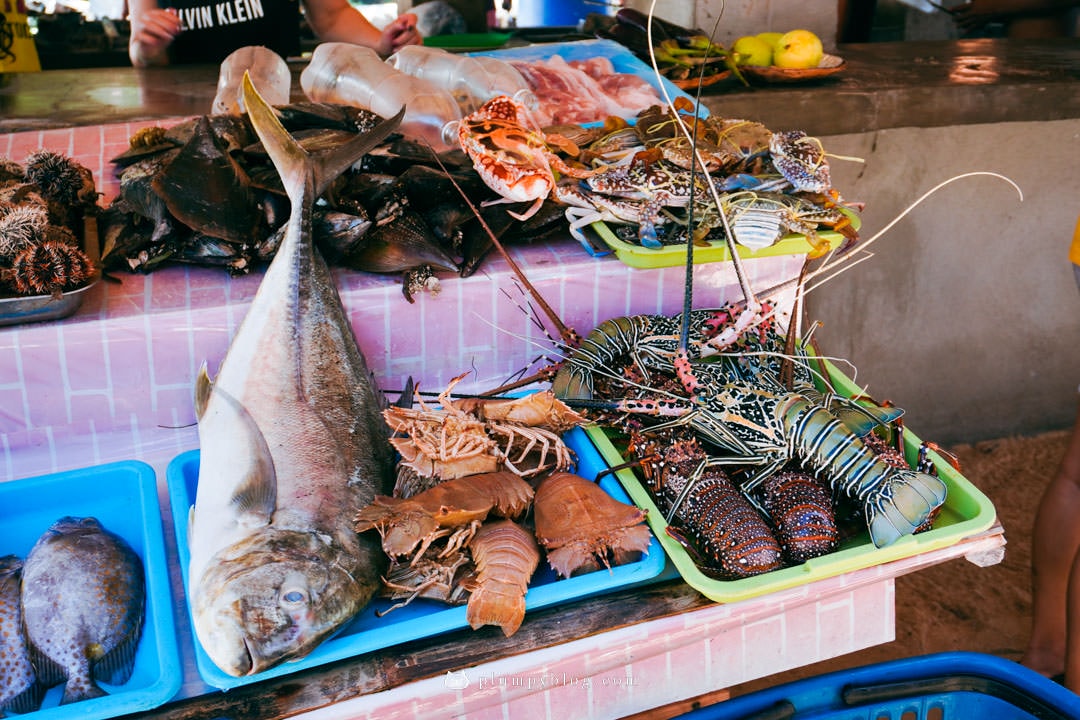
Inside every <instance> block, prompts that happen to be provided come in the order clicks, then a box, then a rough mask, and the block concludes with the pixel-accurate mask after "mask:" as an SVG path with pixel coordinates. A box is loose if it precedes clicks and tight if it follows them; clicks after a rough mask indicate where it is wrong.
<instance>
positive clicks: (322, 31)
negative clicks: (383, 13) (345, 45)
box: [304, 0, 421, 57]
mask: <svg viewBox="0 0 1080 720" xmlns="http://www.w3.org/2000/svg"><path fill="white" fill-rule="evenodd" d="M304 12H305V14H306V16H307V21H308V24H309V25H310V26H311V29H312V31H313V32H314V33H315V37H317V38H318V39H319V41H320V42H349V43H354V44H356V45H366V46H367V47H370V48H372V49H373V50H374V51H375V52H377V53H379V55H382V56H384V57H385V56H387V55H390V54H391V53H394V52H396V51H397V50H399V49H400V48H402V47H404V46H405V45H415V44H418V43H419V42H420V40H421V38H420V33H419V32H418V31H417V30H416V15H414V14H413V13H405V14H403V15H399V16H398V17H397V18H395V19H394V20H393V21H392V22H391V23H390V24H389V25H387V26H386V27H385V28H383V29H382V30H381V31H380V30H379V29H378V28H376V27H375V26H374V25H372V24H371V22H370V21H368V19H367V18H366V17H364V16H363V14H362V13H361V12H360V11H359V10H357V9H356V8H355V7H353V6H352V5H350V4H349V2H348V0H305V2H304Z"/></svg>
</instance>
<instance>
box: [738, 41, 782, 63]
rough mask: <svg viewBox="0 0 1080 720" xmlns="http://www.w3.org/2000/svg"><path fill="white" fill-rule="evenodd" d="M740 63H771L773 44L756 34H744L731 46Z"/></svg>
mask: <svg viewBox="0 0 1080 720" xmlns="http://www.w3.org/2000/svg"><path fill="white" fill-rule="evenodd" d="M731 49H732V50H734V51H735V62H736V64H738V65H763V66H764V65H771V64H772V54H773V49H772V45H770V44H769V43H767V42H765V41H764V40H762V39H761V38H759V37H755V36H754V35H744V36H743V37H741V38H739V39H738V40H736V41H735V44H734V45H732V46H731Z"/></svg>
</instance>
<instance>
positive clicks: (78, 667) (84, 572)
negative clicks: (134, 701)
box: [22, 517, 146, 705]
mask: <svg viewBox="0 0 1080 720" xmlns="http://www.w3.org/2000/svg"><path fill="white" fill-rule="evenodd" d="M22 607H23V621H24V623H25V626H26V635H27V639H28V641H29V644H30V648H31V655H32V658H33V660H34V663H35V666H37V667H38V670H39V674H40V677H39V680H40V681H41V682H42V683H43V684H45V685H46V686H49V685H53V684H57V683H59V682H62V681H64V680H66V681H67V685H66V686H65V687H64V694H63V697H62V699H61V701H60V704H61V705H64V704H67V703H72V702H77V701H80V700H87V699H90V698H95V697H102V696H104V695H106V694H107V693H106V692H105V691H104V690H103V689H102V688H101V687H99V686H98V684H97V681H100V682H104V683H108V684H112V685H120V684H123V683H124V682H127V680H128V678H129V677H130V676H131V672H132V670H133V668H134V665H135V651H136V649H137V647H138V643H139V637H140V635H141V634H142V627H143V618H144V615H145V607H146V582H145V578H144V572H143V566H142V561H140V560H139V557H138V556H137V555H136V554H135V552H134V551H133V550H132V549H131V547H130V546H129V545H128V544H127V542H125V541H124V540H123V538H121V537H119V536H117V535H115V534H113V533H111V532H109V531H108V530H106V529H104V528H103V527H102V526H101V524H100V523H99V522H98V521H97V520H96V519H95V518H92V517H87V518H75V517H64V518H61V519H60V520H57V521H56V522H55V523H53V525H52V526H51V527H50V528H49V529H48V530H46V531H45V533H44V534H42V536H41V537H40V538H39V539H38V541H37V543H36V544H35V545H34V547H33V549H32V550H31V551H30V554H29V555H28V556H27V558H26V563H25V565H24V567H23V582H22Z"/></svg>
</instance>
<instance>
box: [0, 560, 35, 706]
mask: <svg viewBox="0 0 1080 720" xmlns="http://www.w3.org/2000/svg"><path fill="white" fill-rule="evenodd" d="M22 567H23V564H22V561H21V560H19V558H17V557H15V556H14V555H5V556H4V557H0V717H4V710H5V709H10V710H14V711H15V712H17V713H28V712H33V711H34V710H37V709H38V707H39V706H40V705H41V698H42V694H43V691H42V689H41V686H40V685H38V684H37V683H36V682H35V681H36V675H35V673H34V666H33V665H32V664H31V662H30V650H29V648H28V647H27V645H26V636H25V635H24V634H23V628H22V603H21V602H20V601H19V587H20V581H21V578H22Z"/></svg>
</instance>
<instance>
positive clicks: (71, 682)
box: [60, 676, 109, 705]
mask: <svg viewBox="0 0 1080 720" xmlns="http://www.w3.org/2000/svg"><path fill="white" fill-rule="evenodd" d="M108 694H109V693H107V692H105V691H104V690H102V689H101V687H100V686H99V685H98V684H97V683H96V682H94V681H93V679H91V678H90V677H89V676H87V677H80V678H68V681H67V684H66V685H64V694H63V695H62V696H61V698H60V704H61V705H68V704H70V703H76V702H82V701H83V700H90V699H92V698H99V697H105V696H106V695H108Z"/></svg>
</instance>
